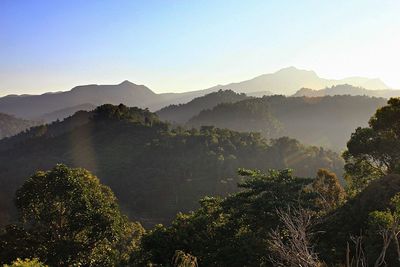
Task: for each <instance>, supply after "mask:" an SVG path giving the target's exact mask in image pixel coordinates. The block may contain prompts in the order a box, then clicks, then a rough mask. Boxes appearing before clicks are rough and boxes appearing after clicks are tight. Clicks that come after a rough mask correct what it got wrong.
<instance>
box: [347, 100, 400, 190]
mask: <svg viewBox="0 0 400 267" xmlns="http://www.w3.org/2000/svg"><path fill="white" fill-rule="evenodd" d="M344 158H345V159H346V166H345V168H346V172H347V177H348V181H349V182H350V183H351V185H352V187H353V190H355V191H359V190H361V189H362V188H363V187H364V186H365V185H366V184H368V182H369V181H371V180H373V179H376V178H377V177H380V176H382V175H385V174H389V173H400V99H398V98H391V99H390V100H389V101H388V105H387V106H384V107H382V108H380V109H378V110H377V111H376V113H375V115H374V116H372V118H371V119H370V120H369V127H365V128H361V127H359V128H357V129H356V131H355V132H354V133H353V134H352V135H351V139H350V140H349V142H348V143H347V151H346V152H345V153H344Z"/></svg>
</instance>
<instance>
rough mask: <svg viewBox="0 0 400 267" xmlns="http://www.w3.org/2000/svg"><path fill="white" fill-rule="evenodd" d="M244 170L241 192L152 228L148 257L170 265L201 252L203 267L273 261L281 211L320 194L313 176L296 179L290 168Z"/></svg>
mask: <svg viewBox="0 0 400 267" xmlns="http://www.w3.org/2000/svg"><path fill="white" fill-rule="evenodd" d="M239 174H240V175H241V176H243V178H244V181H243V182H242V183H240V184H239V186H240V188H241V191H240V192H239V193H236V194H232V195H230V196H228V197H226V198H223V199H220V198H209V197H207V198H203V199H202V200H201V201H200V205H201V207H200V209H198V210H196V211H195V212H192V213H189V214H179V215H178V216H177V218H176V219H175V220H174V221H173V223H172V225H171V226H169V227H164V226H162V225H158V226H157V227H156V228H155V229H154V230H152V231H151V232H149V233H148V234H147V235H146V236H145V237H144V238H143V240H142V244H143V249H144V251H146V252H147V255H146V256H147V257H148V261H149V262H153V263H156V264H168V262H169V261H170V259H171V257H172V256H173V255H174V253H175V251H176V250H182V251H185V252H188V253H190V254H192V255H196V257H197V259H198V262H199V265H201V266H260V265H265V264H269V259H268V253H269V245H268V238H269V232H270V230H271V229H275V228H276V227H277V226H278V225H279V224H280V218H279V215H278V214H277V212H276V210H277V209H280V210H286V209H287V208H288V207H289V206H294V207H299V206H302V207H305V208H307V207H308V208H313V207H314V202H315V194H314V193H312V192H308V191H307V190H305V188H306V187H307V186H309V185H310V183H311V182H312V179H307V178H299V177H294V176H293V174H292V172H291V171H290V170H282V171H273V170H271V171H270V172H269V173H262V172H260V171H252V170H244V169H241V170H240V171H239Z"/></svg>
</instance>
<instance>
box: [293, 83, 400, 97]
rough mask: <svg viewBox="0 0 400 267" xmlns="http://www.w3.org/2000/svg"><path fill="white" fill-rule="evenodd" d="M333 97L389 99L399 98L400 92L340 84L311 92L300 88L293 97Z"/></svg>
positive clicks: (311, 90)
mask: <svg viewBox="0 0 400 267" xmlns="http://www.w3.org/2000/svg"><path fill="white" fill-rule="evenodd" d="M326 95H330V96H334V95H365V96H370V97H383V98H387V99H389V98H391V97H399V96H400V90H392V89H379V90H368V89H365V88H363V87H357V86H353V85H350V84H340V85H335V86H332V87H326V88H324V89H320V90H313V89H309V88H301V89H300V90H298V91H297V92H296V93H295V94H294V95H293V96H308V97H317V96H326Z"/></svg>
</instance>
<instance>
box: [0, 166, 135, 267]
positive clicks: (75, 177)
mask: <svg viewBox="0 0 400 267" xmlns="http://www.w3.org/2000/svg"><path fill="white" fill-rule="evenodd" d="M15 202H16V206H17V209H18V212H19V221H18V224H17V225H15V226H10V227H8V229H7V230H6V232H5V233H3V236H2V238H1V240H2V242H1V243H0V246H1V248H2V249H0V251H1V252H0V258H1V260H2V261H7V260H13V258H14V259H15V258H16V256H17V257H18V258H23V257H24V256H25V257H36V258H38V259H40V260H41V261H43V262H45V263H46V264H49V265H50V266H72V265H74V266H81V265H83V266H112V265H119V264H121V263H123V262H128V260H129V256H130V254H131V253H132V251H133V249H134V248H135V245H136V244H134V243H133V241H134V238H133V236H134V235H136V234H138V233H137V232H138V231H139V232H140V225H134V224H132V223H130V222H129V221H128V220H127V218H126V217H125V216H124V215H122V214H121V212H120V210H119V207H118V205H117V203H116V199H115V196H114V194H113V193H112V191H111V190H110V188H109V187H106V186H104V185H102V184H101V183H100V181H99V180H98V179H97V178H96V177H95V176H93V175H92V174H91V173H90V172H88V171H86V170H84V169H70V168H68V167H66V166H65V165H57V166H55V167H54V168H53V169H51V170H50V171H45V172H43V171H39V172H37V173H35V174H34V175H33V176H31V177H30V178H29V179H28V180H26V182H25V183H24V184H23V186H22V187H21V188H20V189H19V190H18V191H17V193H16V200H15ZM7 240H9V241H11V242H14V243H15V246H10V245H9V244H7ZM19 254H21V255H19Z"/></svg>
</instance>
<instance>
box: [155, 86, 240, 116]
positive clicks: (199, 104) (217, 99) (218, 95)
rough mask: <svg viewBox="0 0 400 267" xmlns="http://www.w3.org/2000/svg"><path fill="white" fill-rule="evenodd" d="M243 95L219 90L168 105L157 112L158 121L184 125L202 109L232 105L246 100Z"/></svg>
mask: <svg viewBox="0 0 400 267" xmlns="http://www.w3.org/2000/svg"><path fill="white" fill-rule="evenodd" d="M247 98H248V97H247V96H246V95H245V94H243V93H242V94H238V93H235V92H234V91H232V90H224V91H223V90H219V91H217V92H213V93H210V94H207V95H205V96H201V97H197V98H195V99H193V100H192V101H190V102H188V103H186V104H179V105H170V106H167V107H165V108H162V109H160V110H159V111H157V112H156V113H157V115H158V116H159V117H160V119H162V120H165V121H169V122H172V123H186V122H187V121H188V120H189V119H190V118H192V117H193V116H195V115H197V114H198V113H199V112H200V111H202V110H204V109H210V108H213V107H215V106H216V105H218V104H220V103H234V102H237V101H240V100H244V99H247Z"/></svg>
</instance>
